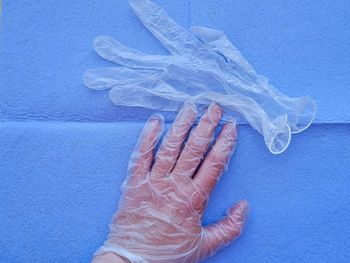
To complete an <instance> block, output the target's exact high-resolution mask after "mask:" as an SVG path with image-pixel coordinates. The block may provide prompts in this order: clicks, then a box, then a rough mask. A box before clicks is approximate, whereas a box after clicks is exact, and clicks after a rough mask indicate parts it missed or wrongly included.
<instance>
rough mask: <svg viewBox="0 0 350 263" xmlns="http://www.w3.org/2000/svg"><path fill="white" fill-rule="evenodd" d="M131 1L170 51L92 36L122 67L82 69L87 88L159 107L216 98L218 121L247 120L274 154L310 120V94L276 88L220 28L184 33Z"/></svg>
mask: <svg viewBox="0 0 350 263" xmlns="http://www.w3.org/2000/svg"><path fill="white" fill-rule="evenodd" d="M129 3H130V5H131V7H132V9H133V10H134V12H135V14H136V15H137V16H138V17H139V19H140V20H141V22H142V23H143V24H144V26H145V27H146V28H147V29H149V30H150V31H151V33H152V34H153V35H154V36H155V37H156V38H157V39H158V40H159V41H160V42H161V43H162V45H163V46H164V47H165V48H166V49H167V50H168V51H169V53H170V55H169V56H161V55H148V54H145V53H142V52H140V51H138V50H135V49H132V48H129V47H126V46H124V45H122V44H121V43H120V42H118V41H117V40H115V39H113V38H111V37H108V36H100V37H97V38H96V39H95V42H94V48H95V50H96V52H97V53H98V54H99V55H100V56H101V57H103V58H105V59H107V60H109V61H112V62H115V63H117V64H119V65H122V67H116V68H99V69H92V70H87V71H86V72H85V75H84V83H85V85H86V86H87V87H89V88H91V89H97V90H101V89H111V91H110V98H111V100H112V101H113V102H114V103H115V104H116V105H123V106H141V107H145V108H150V109H157V110H163V111H178V110H179V109H180V107H181V105H182V103H183V102H184V101H186V100H188V99H192V100H193V101H194V102H195V103H196V104H197V105H199V109H200V110H201V109H202V108H205V107H207V106H208V105H209V104H210V103H211V102H216V103H218V104H219V105H220V106H221V107H223V108H224V110H225V114H226V115H227V116H223V117H224V119H226V117H228V118H229V117H231V116H235V117H238V118H243V119H245V120H246V121H247V122H248V123H249V124H250V125H251V126H252V127H253V128H254V129H255V130H257V131H258V132H259V133H260V134H262V135H263V136H264V140H265V144H266V146H267V148H268V149H269V150H270V151H271V152H272V153H274V154H279V153H282V152H283V151H284V150H286V148H287V147H288V145H289V143H290V140H291V134H292V133H298V132H301V131H303V130H304V129H306V128H307V127H308V126H309V125H310V124H311V122H312V121H313V120H314V118H315V114H316V104H315V102H314V101H313V99H312V98H311V97H308V96H306V97H300V98H290V97H288V96H286V95H284V94H283V93H281V92H280V91H278V90H277V89H275V88H274V87H273V86H272V85H271V84H269V82H268V79H267V78H265V77H263V76H261V75H258V74H257V73H256V72H255V70H254V69H253V67H252V66H251V65H250V64H249V63H248V62H247V61H246V60H245V59H244V57H243V56H242V55H241V53H240V52H239V51H238V50H237V48H236V47H235V46H234V45H233V44H232V43H231V42H230V41H229V39H228V38H227V37H226V35H225V34H224V33H223V32H220V31H217V30H213V29H209V28H205V27H192V28H191V31H188V30H186V29H185V28H183V27H181V26H180V25H178V24H177V23H176V22H175V21H174V20H172V19H171V18H170V17H169V16H168V15H167V14H166V13H165V11H164V10H163V9H162V8H160V7H159V6H158V5H156V4H155V3H153V2H151V1H149V0H129ZM175 87H176V88H175Z"/></svg>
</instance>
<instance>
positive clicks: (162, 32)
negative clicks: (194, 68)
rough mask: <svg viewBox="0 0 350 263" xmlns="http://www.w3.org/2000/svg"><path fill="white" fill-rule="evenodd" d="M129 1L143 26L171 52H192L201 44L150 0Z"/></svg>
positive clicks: (178, 53)
mask: <svg viewBox="0 0 350 263" xmlns="http://www.w3.org/2000/svg"><path fill="white" fill-rule="evenodd" d="M129 3H130V6H131V7H132V9H133V10H134V12H135V14H136V15H137V16H138V17H139V19H140V20H141V22H142V23H143V24H144V26H145V27H146V28H147V29H148V30H150V31H151V32H152V34H153V35H154V36H155V37H156V38H157V39H158V40H159V41H160V42H161V43H162V44H163V46H164V47H165V48H166V49H167V50H168V51H169V52H170V53H171V54H177V55H182V54H186V53H187V54H188V53H192V52H193V50H196V49H198V48H199V47H200V46H201V45H202V44H201V43H200V42H199V41H198V40H197V39H196V38H195V37H194V36H193V35H192V34H191V33H190V32H189V31H188V30H186V29H185V28H183V27H182V26H180V25H178V24H177V23H176V22H175V21H174V20H173V19H171V18H170V17H169V16H168V15H167V14H166V12H165V11H164V10H163V9H162V8H161V7H159V6H158V5H156V4H155V3H153V2H152V1H149V0H129Z"/></svg>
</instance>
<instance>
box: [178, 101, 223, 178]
mask: <svg viewBox="0 0 350 263" xmlns="http://www.w3.org/2000/svg"><path fill="white" fill-rule="evenodd" d="M221 114H222V110H221V108H220V107H219V106H218V105H217V104H215V103H212V104H210V106H209V107H208V109H207V111H206V112H205V113H204V115H203V116H202V118H201V119H200V121H199V123H198V125H197V127H195V128H194V129H193V130H192V132H191V134H190V136H189V138H188V141H187V142H186V144H185V147H184V149H183V150H182V152H181V154H180V157H179V159H178V160H177V162H176V164H175V166H174V169H173V171H172V174H174V175H176V176H179V175H180V176H188V177H192V176H193V174H194V172H195V170H196V169H197V167H198V165H199V164H200V162H201V160H202V159H203V156H204V154H205V153H206V151H207V149H208V147H209V145H210V143H211V142H212V139H213V136H214V132H215V129H216V127H217V125H218V123H219V121H220V118H221Z"/></svg>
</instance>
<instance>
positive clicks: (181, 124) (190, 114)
mask: <svg viewBox="0 0 350 263" xmlns="http://www.w3.org/2000/svg"><path fill="white" fill-rule="evenodd" d="M197 112H198V111H197V108H196V105H195V104H194V103H193V102H192V101H187V102H185V103H184V105H183V106H182V108H181V110H180V112H179V113H178V115H177V117H176V119H175V121H174V122H173V124H172V126H171V127H170V129H169V131H168V133H167V135H166V137H165V138H164V140H163V142H162V144H161V146H160V148H159V150H158V152H157V156H156V161H155V164H154V166H153V168H152V175H153V176H156V177H164V176H167V175H168V174H169V173H170V171H171V170H172V168H173V167H174V165H175V163H176V160H177V158H178V156H179V154H180V151H181V148H182V145H183V143H184V141H185V139H186V136H187V134H188V131H189V130H190V128H191V127H192V125H193V123H194V121H195V120H196V116H197Z"/></svg>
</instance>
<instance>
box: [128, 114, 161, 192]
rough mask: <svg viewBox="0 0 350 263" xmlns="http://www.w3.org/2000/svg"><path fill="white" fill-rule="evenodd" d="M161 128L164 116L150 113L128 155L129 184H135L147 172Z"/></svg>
mask: <svg viewBox="0 0 350 263" xmlns="http://www.w3.org/2000/svg"><path fill="white" fill-rule="evenodd" d="M163 130H164V117H163V116H162V115H160V114H154V115H152V116H151V117H150V118H149V119H148V121H147V122H146V124H145V126H144V128H143V130H142V132H141V135H140V137H139V140H138V142H137V144H136V146H135V149H134V151H133V152H132V154H131V156H130V160H129V165H128V174H129V175H130V179H129V182H128V183H129V184H132V185H134V184H136V183H137V182H138V181H139V180H140V179H142V178H144V177H145V176H146V175H147V173H148V172H149V170H150V167H151V164H152V161H153V155H154V149H155V147H156V145H157V143H158V141H159V138H160V137H161V135H162V133H163Z"/></svg>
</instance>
